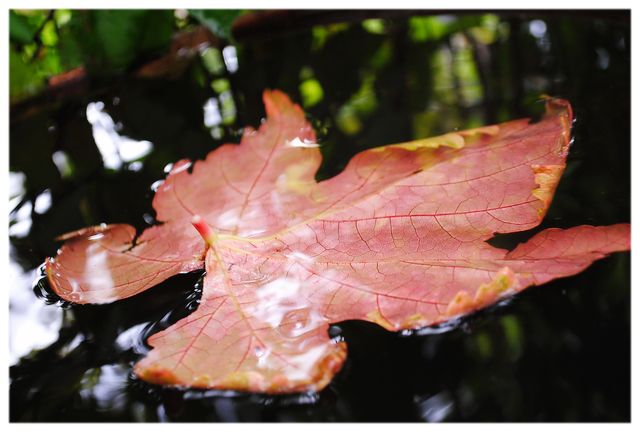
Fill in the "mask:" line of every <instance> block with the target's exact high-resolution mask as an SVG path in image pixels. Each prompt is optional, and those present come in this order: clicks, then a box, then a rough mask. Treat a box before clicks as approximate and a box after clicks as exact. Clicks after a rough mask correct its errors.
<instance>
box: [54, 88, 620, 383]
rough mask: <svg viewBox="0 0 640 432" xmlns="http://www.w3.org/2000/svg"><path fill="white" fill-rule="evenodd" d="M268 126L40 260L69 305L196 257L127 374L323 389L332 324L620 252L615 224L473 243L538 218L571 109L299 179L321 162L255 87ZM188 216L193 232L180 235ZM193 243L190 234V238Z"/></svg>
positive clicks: (286, 104)
mask: <svg viewBox="0 0 640 432" xmlns="http://www.w3.org/2000/svg"><path fill="white" fill-rule="evenodd" d="M264 102H265V105H266V111H267V121H266V122H265V123H264V124H262V126H261V127H260V128H259V130H257V131H256V130H253V129H251V128H247V129H245V131H244V136H243V138H242V142H241V143H240V145H232V144H227V145H223V146H222V147H220V148H218V149H216V150H214V151H212V152H211V153H209V155H208V156H207V158H206V159H205V160H204V161H198V162H195V164H194V165H193V171H192V172H189V171H188V170H187V168H188V167H189V166H190V162H188V161H184V160H183V161H180V162H178V163H176V164H175V165H174V167H173V169H172V171H171V172H170V174H169V175H168V177H167V179H166V181H165V182H164V183H163V184H162V186H161V187H160V188H159V189H158V191H157V193H156V195H155V198H154V200H153V206H154V208H155V209H156V211H157V219H158V220H159V221H161V222H163V223H162V224H161V225H158V226H153V227H151V228H148V229H146V230H145V231H144V232H143V233H142V234H141V235H140V237H139V238H138V239H137V240H136V242H135V244H132V241H133V239H134V237H135V230H134V228H132V227H131V226H128V225H102V226H98V227H93V228H87V229H84V230H80V231H77V232H74V233H71V234H68V235H66V236H65V239H66V240H67V242H66V243H65V244H64V245H63V246H62V248H61V249H60V251H59V252H58V255H57V257H56V258H55V259H49V260H48V261H47V266H46V269H47V274H48V277H49V280H50V282H51V286H52V288H53V289H54V291H55V292H56V293H57V294H58V295H59V296H60V297H62V298H64V299H67V300H70V301H72V302H75V303H105V302H111V301H114V300H118V299H122V298H125V297H129V296H132V295H135V294H137V293H139V292H141V291H144V290H146V289H148V288H149V287H151V286H153V285H156V284H158V283H159V282H161V281H163V280H165V279H167V278H168V277H170V276H172V275H175V274H177V273H180V272H187V271H191V270H194V269H200V268H203V267H204V268H205V269H206V277H205V282H204V291H203V294H202V299H201V303H200V305H199V307H198V309H197V310H196V311H195V312H194V313H192V314H191V315H189V316H188V317H186V318H184V319H182V320H180V321H179V322H177V323H176V324H174V325H173V326H171V327H169V328H168V329H166V330H164V331H162V332H160V333H157V334H155V335H153V336H152V337H150V338H149V344H150V345H151V346H152V347H153V350H152V351H151V352H150V353H149V354H148V355H147V356H146V357H145V358H143V359H142V360H141V361H140V362H139V363H138V364H137V365H136V367H135V372H136V374H137V375H138V376H139V377H141V378H142V379H144V380H147V381H150V382H153V383H159V384H172V385H184V386H191V387H199V388H219V389H235V390H247V391H256V392H270V393H284V392H295V391H305V390H312V389H315V390H319V389H321V388H323V387H324V386H325V385H326V384H327V383H328V382H329V381H330V380H331V378H332V377H333V376H334V374H335V373H337V371H338V370H339V369H340V367H341V365H342V363H343V362H344V359H345V357H346V345H345V343H343V342H336V341H333V340H331V339H330V338H329V335H328V332H327V330H328V326H329V324H330V323H331V322H338V321H343V320H347V319H361V320H367V321H372V322H375V323H377V324H379V325H381V326H382V327H384V328H386V329H388V330H394V331H397V330H400V329H410V328H418V327H424V326H427V325H431V324H434V323H439V322H442V321H446V320H449V319H451V318H453V317H457V316H460V315H463V314H468V313H470V312H472V311H474V310H477V309H479V308H483V307H485V306H487V305H490V304H492V303H495V302H496V301H498V300H499V299H500V298H502V297H504V296H508V295H512V294H513V293H516V292H518V291H521V290H523V289H525V288H527V287H529V286H533V285H540V284H543V283H546V282H548V281H550V280H552V279H555V278H558V277H563V276H569V275H573V274H576V273H578V272H580V271H582V270H583V269H585V268H586V267H587V266H589V265H590V264H591V263H592V262H593V261H594V260H596V259H599V258H602V257H604V256H606V254H608V253H610V252H614V251H622V250H628V249H629V248H630V238H629V225H627V224H618V225H612V226H607V227H593V226H578V227H574V228H570V229H567V230H560V229H553V228H552V229H547V230H544V231H542V232H540V233H538V234H536V235H535V236H534V237H533V238H531V239H530V240H529V241H527V242H526V243H523V244H521V245H519V246H518V247H517V248H516V249H514V250H513V251H507V250H503V249H498V248H495V247H493V246H491V245H489V244H488V243H487V242H486V240H488V239H490V238H491V237H492V236H493V235H494V233H509V232H516V231H523V230H528V229H531V228H533V227H535V226H537V225H538V224H539V223H540V222H541V220H542V218H543V217H544V215H545V213H546V211H547V208H548V207H549V204H550V202H551V199H552V197H553V194H554V191H555V188H556V186H557V184H558V181H559V179H560V176H561V174H562V171H563V170H564V167H565V159H566V156H567V152H568V149H569V138H570V125H571V121H572V118H571V117H572V114H571V107H570V105H569V103H568V102H566V101H563V100H558V99H549V100H547V115H546V116H545V117H544V118H543V119H542V120H541V121H540V122H538V123H534V124H531V123H530V122H529V120H527V119H523V120H516V121H511V122H507V123H503V124H500V125H494V126H487V127H482V128H479V129H473V130H468V131H463V132H454V133H449V134H446V135H442V136H438V137H434V138H428V139H423V140H418V141H412V142H408V143H402V144H395V145H389V146H384V147H379V148H374V149H371V150H366V151H363V152H361V153H359V154H357V155H356V156H355V157H354V158H353V159H352V160H351V161H350V162H349V164H348V166H347V167H346V168H345V170H344V171H343V172H342V173H340V174H339V175H337V176H335V177H333V178H331V179H328V180H326V181H322V182H316V181H315V179H314V175H315V173H316V171H317V169H318V167H319V166H320V162H321V155H320V151H319V149H318V148H317V147H318V146H317V144H316V143H315V142H316V140H315V135H314V132H313V129H312V128H311V126H310V125H309V124H308V123H307V121H306V120H305V117H304V114H303V112H302V110H301V109H300V108H299V107H298V106H297V105H294V104H293V103H291V101H290V100H289V99H288V97H287V96H286V95H284V94H283V93H281V92H278V91H266V92H265V93H264ZM194 227H195V228H196V229H194ZM203 239H204V241H203Z"/></svg>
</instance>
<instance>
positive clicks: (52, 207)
mask: <svg viewBox="0 0 640 432" xmlns="http://www.w3.org/2000/svg"><path fill="white" fill-rule="evenodd" d="M629 33H630V21H629V14H628V13H621V12H601V11H600V12H588V11H587V12H582V13H580V14H579V15H575V16H574V15H573V14H571V13H569V12H556V13H553V14H544V13H536V14H525V13H517V14H502V15H459V16H452V15H447V16H440V17H436V18H434V17H431V18H428V19H424V18H420V19H418V18H408V17H402V16H395V17H393V18H389V19H385V20H382V21H365V22H351V23H348V24H333V25H316V26H313V27H308V28H306V29H299V30H296V31H288V32H286V31H285V32H279V33H273V34H271V35H264V34H263V35H261V36H260V37H254V38H245V39H243V40H240V41H238V42H237V43H236V44H235V48H236V50H237V57H234V55H233V52H232V51H230V49H226V51H225V53H226V57H227V61H226V66H225V63H224V62H223V61H222V58H223V57H222V56H221V55H220V54H219V52H218V57H217V59H216V56H215V51H210V52H209V53H208V54H205V55H203V56H200V57H197V58H196V59H195V60H194V61H193V62H192V63H191V64H190V66H189V67H188V68H187V70H186V71H185V72H184V73H183V74H182V75H181V76H180V77H178V78H175V79H171V80H164V79H146V80H142V79H135V78H127V77H124V78H122V79H120V80H118V81H116V82H109V83H107V84H105V83H104V82H92V83H90V85H89V86H88V88H86V89H84V90H83V91H82V92H79V93H77V94H75V95H74V96H71V97H68V98H66V99H64V100H63V101H62V102H60V101H58V102H55V103H47V102H46V101H44V102H43V104H42V105H41V106H38V107H36V108H35V109H30V110H24V109H22V110H17V109H14V110H12V111H11V126H10V169H11V171H12V175H11V188H12V192H11V194H12V198H11V201H10V202H11V209H13V210H12V212H11V215H10V221H11V226H10V235H11V237H10V245H11V246H10V251H11V263H10V267H9V271H10V276H11V277H10V278H9V291H10V293H11V294H10V295H11V306H10V307H11V309H10V312H11V347H10V348H11V362H12V366H11V368H10V379H11V388H10V419H11V421H15V422H22V421H180V422H188V421H614V422H617V421H629V420H630V391H631V388H630V372H631V370H630V369H631V364H630V260H629V254H616V255H613V256H611V257H609V258H607V259H604V260H601V261H598V262H596V263H595V264H594V265H592V266H591V267H590V268H589V269H588V270H586V271H585V272H583V273H581V274H579V275H577V276H574V277H571V278H566V279H562V280H557V281H554V282H552V283H549V284H547V285H545V286H543V287H539V288H534V289H531V290H529V291H527V292H525V293H522V294H520V295H518V296H516V297H515V298H514V299H512V300H511V301H509V302H506V303H505V304H502V305H499V306H498V307H495V308H493V309H491V310H489V311H485V312H481V313H479V314H477V315H475V316H473V317H470V318H469V319H467V320H465V321H464V322H463V323H461V324H459V325H456V326H452V327H451V328H444V329H432V330H428V331H424V332H421V333H420V334H413V335H401V334H394V333H389V332H386V331H384V330H382V329H381V328H379V327H377V326H375V325H373V324H369V323H365V322H357V321H349V322H343V323H336V326H335V327H334V328H333V329H332V332H333V333H336V334H337V333H340V334H341V335H342V337H344V339H345V340H346V341H347V343H348V344H349V357H348V360H347V362H346V364H345V367H344V368H343V370H342V371H341V372H340V374H339V375H338V376H337V377H336V378H335V379H334V380H333V382H332V383H331V384H330V385H329V386H328V388H327V389H325V390H324V391H323V392H321V393H319V394H305V395H295V396H288V397H268V396H264V395H242V394H222V393H213V392H209V393H207V392H196V391H179V390H175V389H166V388H161V387H156V386H150V385H148V384H146V383H144V382H141V381H138V380H137V379H135V378H134V377H133V376H132V375H131V366H132V365H133V364H134V363H135V361H136V360H137V359H138V358H139V357H140V356H141V355H142V354H143V353H144V352H145V350H146V346H145V344H144V338H145V335H147V336H148V335H149V334H150V333H153V332H154V331H158V330H159V329H161V328H163V326H166V325H169V324H170V323H172V322H175V321H176V320H177V319H180V318H181V317H183V316H185V315H186V314H188V313H189V310H191V309H193V308H194V307H195V300H196V299H197V297H198V294H199V291H198V288H197V286H198V281H199V279H200V277H201V274H200V273H194V274H187V275H180V276H177V277H175V278H173V279H171V280H169V281H166V282H164V283H162V284H161V285H158V286H157V287H155V288H153V289H151V290H149V291H148V292H146V293H144V294H142V295H139V296H137V297H134V298H131V299H127V300H124V301H120V302H116V303H114V304H111V305H101V306H91V305H88V306H75V305H64V306H65V307H64V308H62V307H60V305H59V304H49V305H48V304H47V299H46V296H47V291H46V286H39V287H36V290H35V291H36V292H37V293H38V294H40V295H41V296H44V297H45V298H42V297H40V298H39V297H37V296H36V295H35V293H34V291H32V287H31V284H32V281H33V280H35V279H37V276H38V271H37V267H38V266H39V265H40V264H41V263H42V262H43V260H44V258H45V257H47V256H51V255H53V254H55V252H56V249H57V247H58V246H59V243H57V242H55V241H54V238H55V237H56V236H58V235H60V234H62V233H65V232H68V231H71V230H74V229H78V228H81V227H84V226H87V225H93V224H97V223H100V222H111V223H114V222H125V223H130V224H133V225H134V226H136V227H138V228H144V227H145V226H147V225H148V224H150V223H153V214H154V213H153V209H152V208H151V198H152V196H153V193H152V191H151V189H150V186H151V185H152V184H153V183H154V181H156V180H158V179H161V178H162V177H163V176H164V173H163V169H164V167H165V165H166V164H168V163H170V162H173V161H176V160H178V159H180V158H184V157H187V158H191V159H194V158H203V157H204V156H205V155H206V154H207V153H208V152H209V151H211V150H212V149H213V148H215V147H216V146H217V145H220V144H221V143H223V142H228V141H232V142H237V141H238V140H239V135H238V131H239V130H240V128H241V126H243V125H245V124H252V125H257V124H258V123H259V121H260V118H261V116H263V115H264V114H263V108H262V104H261V101H260V94H261V92H262V89H263V88H279V89H282V90H284V91H285V92H287V93H288V94H290V95H291V96H292V97H293V98H294V99H295V100H296V101H298V102H301V103H304V104H305V105H306V106H307V107H306V111H307V113H308V115H309V118H310V119H312V121H313V124H314V126H315V127H316V130H317V132H318V135H319V138H320V142H321V144H322V151H323V154H324V157H325V162H324V164H323V166H322V168H321V170H320V172H319V173H318V178H326V177H329V176H331V175H333V174H335V173H337V172H339V171H340V170H341V169H342V168H343V167H344V165H345V164H346V162H347V161H348V160H349V158H350V157H351V156H352V155H353V154H355V153H357V152H358V151H361V150H363V149H365V148H369V147H373V146H377V145H382V144H388V143H393V142H399V141H406V140H410V139H414V138H419V137H424V136H430V135H435V134H439V133H443V132H447V131H450V130H453V129H463V128H467V127H473V126H478V125H481V124H488V123H495V122H499V121H504V120H508V119H512V118H518V117H522V116H536V115H539V114H540V112H541V110H542V106H541V104H539V103H536V100H537V99H538V97H539V95H540V94H543V93H547V94H551V95H554V96H560V97H564V98H567V99H569V100H570V101H571V103H572V104H573V106H574V111H575V114H576V118H577V120H576V123H575V127H574V130H573V135H574V143H573V147H572V150H571V154H570V156H569V161H568V167H567V170H566V172H565V175H564V177H563V179H562V181H561V183H560V187H559V189H558V191H557V194H556V198H555V200H554V202H553V204H552V206H551V209H550V210H549V213H548V215H547V218H546V219H545V221H544V222H543V224H542V226H541V227H540V228H539V229H541V228H545V227H550V226H557V227H570V226H574V225H578V224H583V223H586V224H593V225H605V224H612V223H618V222H628V221H629V220H630V46H629V45H630V37H629V36H630V35H629ZM234 58H235V59H236V61H237V70H235V69H236V68H235V67H234V65H235V63H234ZM319 88H321V90H318V89H319ZM216 106H217V111H216V109H215V107H216ZM203 107H206V108H205V109H203ZM122 137H128V139H129V141H127V140H126V139H123V138H122ZM144 141H147V142H148V143H151V144H148V143H145V142H144ZM114 142H116V143H120V144H119V145H120V148H119V151H120V153H119V155H118V153H113V149H112V150H111V151H112V153H111V155H110V156H109V153H108V152H109V149H108V148H107V147H105V145H107V144H108V143H112V144H111V145H112V146H113V143H114ZM96 143H98V144H99V145H101V146H102V147H103V148H102V149H99V145H96ZM100 143H107V144H100ZM145 153H146V154H145ZM20 173H22V174H20ZM539 229H536V230H532V231H531V232H527V233H522V234H518V235H510V236H501V237H500V238H498V239H495V240H493V242H495V243H498V244H500V245H514V244H515V243H517V242H518V241H521V240H523V239H526V238H528V237H530V236H531V235H533V233H535V232H537V231H538V230H539ZM52 301H55V299H51V298H49V302H52Z"/></svg>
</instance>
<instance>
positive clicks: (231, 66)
mask: <svg viewBox="0 0 640 432" xmlns="http://www.w3.org/2000/svg"><path fill="white" fill-rule="evenodd" d="M222 57H223V58H224V64H225V65H226V66H227V70H228V71H229V73H234V72H235V71H237V70H238V55H237V52H236V47H234V46H233V45H227V46H226V47H224V48H223V49H222Z"/></svg>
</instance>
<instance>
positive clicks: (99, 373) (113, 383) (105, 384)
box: [80, 364, 129, 411]
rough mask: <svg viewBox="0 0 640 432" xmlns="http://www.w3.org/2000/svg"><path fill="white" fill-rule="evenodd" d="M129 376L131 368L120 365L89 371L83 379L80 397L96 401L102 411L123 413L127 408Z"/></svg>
mask: <svg viewBox="0 0 640 432" xmlns="http://www.w3.org/2000/svg"><path fill="white" fill-rule="evenodd" d="M128 374H129V367H128V366H123V365H118V364H116V365H105V366H102V367H101V368H99V369H89V370H88V371H87V372H86V373H85V375H84V377H83V378H82V382H81V386H82V387H83V388H82V389H81V390H80V396H81V397H82V398H83V399H94V400H95V401H96V404H97V405H98V409H100V410H104V411H122V410H123V409H125V408H126V406H127V394H126V387H127V377H128Z"/></svg>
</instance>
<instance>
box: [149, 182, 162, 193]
mask: <svg viewBox="0 0 640 432" xmlns="http://www.w3.org/2000/svg"><path fill="white" fill-rule="evenodd" d="M163 183H164V180H156V181H154V182H153V183H152V184H151V190H152V191H154V192H157V191H158V189H159V188H160V186H162V184H163Z"/></svg>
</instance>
